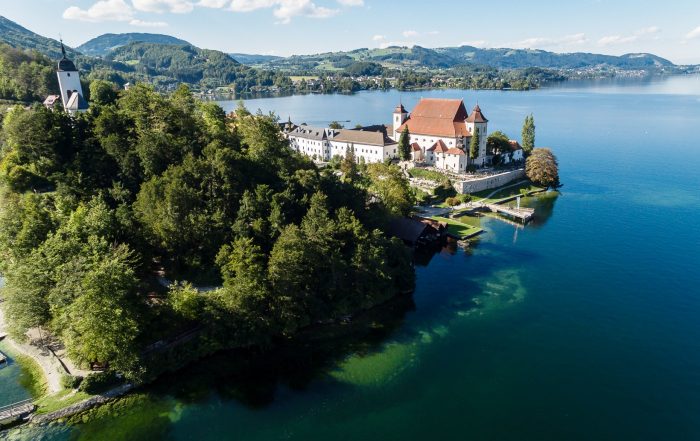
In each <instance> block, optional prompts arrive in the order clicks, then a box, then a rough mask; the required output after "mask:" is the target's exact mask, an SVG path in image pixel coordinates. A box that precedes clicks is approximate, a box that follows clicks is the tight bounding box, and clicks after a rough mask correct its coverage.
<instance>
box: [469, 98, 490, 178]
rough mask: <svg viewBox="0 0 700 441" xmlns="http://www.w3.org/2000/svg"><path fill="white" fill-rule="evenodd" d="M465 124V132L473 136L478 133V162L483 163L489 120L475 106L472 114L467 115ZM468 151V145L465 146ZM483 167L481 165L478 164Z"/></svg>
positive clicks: (477, 106)
mask: <svg viewBox="0 0 700 441" xmlns="http://www.w3.org/2000/svg"><path fill="white" fill-rule="evenodd" d="M465 122H466V123H467V130H469V132H470V133H472V134H474V133H475V132H478V133H479V158H478V160H481V161H482V162H484V161H485V160H486V138H487V136H488V122H489V120H488V119H486V117H485V116H484V114H483V113H482V112H481V108H480V107H479V105H478V104H477V105H476V106H474V110H472V113H471V114H470V115H469V117H468V118H467V120H466V121H465ZM468 149H469V145H467V150H468ZM480 165H483V164H480Z"/></svg>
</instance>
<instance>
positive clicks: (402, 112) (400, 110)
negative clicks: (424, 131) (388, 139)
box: [393, 104, 408, 141]
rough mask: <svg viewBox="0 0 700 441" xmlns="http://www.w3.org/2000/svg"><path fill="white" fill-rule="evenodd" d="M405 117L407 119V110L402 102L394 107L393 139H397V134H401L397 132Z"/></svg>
mask: <svg viewBox="0 0 700 441" xmlns="http://www.w3.org/2000/svg"><path fill="white" fill-rule="evenodd" d="M407 119H408V112H407V111H406V109H405V108H404V106H403V104H399V105H398V106H396V108H395V109H394V130H393V131H394V140H395V141H398V139H399V136H401V133H399V127H401V125H402V124H403V123H405V122H406V120H407Z"/></svg>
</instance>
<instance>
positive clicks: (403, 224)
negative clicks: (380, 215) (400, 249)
mask: <svg viewBox="0 0 700 441" xmlns="http://www.w3.org/2000/svg"><path fill="white" fill-rule="evenodd" d="M426 229H428V225H426V224H424V223H423V222H421V221H418V220H415V219H409V218H405V217H400V218H396V219H394V220H393V221H392V222H391V223H390V224H389V228H388V231H387V232H388V233H389V235H390V236H393V237H398V238H399V239H401V240H403V241H405V242H410V243H416V242H418V239H420V238H421V236H423V233H424V232H425V230H426Z"/></svg>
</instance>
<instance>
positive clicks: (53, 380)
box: [0, 307, 63, 395]
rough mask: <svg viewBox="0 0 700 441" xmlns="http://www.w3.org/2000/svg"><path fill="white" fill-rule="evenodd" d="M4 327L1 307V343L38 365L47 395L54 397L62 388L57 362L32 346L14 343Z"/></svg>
mask: <svg viewBox="0 0 700 441" xmlns="http://www.w3.org/2000/svg"><path fill="white" fill-rule="evenodd" d="M6 326H7V324H6V323H5V311H4V310H3V309H2V307H0V335H2V334H6V335H5V338H4V340H3V341H4V342H7V345H8V346H9V347H10V348H11V350H12V351H14V352H16V353H17V354H20V355H24V356H26V357H29V358H31V359H32V360H34V362H36V364H38V365H39V367H40V368H41V371H42V373H43V375H44V380H45V381H46V394H47V395H54V394H56V393H58V392H60V391H61V390H63V386H61V375H62V374H61V372H60V371H59V370H58V369H57V366H56V364H58V361H54V359H53V357H51V356H49V355H42V354H41V351H40V350H39V349H38V348H36V347H34V346H31V345H28V344H24V343H20V342H18V341H15V340H14V339H13V338H12V337H10V335H9V334H7V331H6ZM54 363H55V364H54Z"/></svg>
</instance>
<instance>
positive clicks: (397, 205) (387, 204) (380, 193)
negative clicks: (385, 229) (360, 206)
mask: <svg viewBox="0 0 700 441" xmlns="http://www.w3.org/2000/svg"><path fill="white" fill-rule="evenodd" d="M367 169H368V170H367V171H368V175H369V179H370V191H371V192H372V193H373V194H375V195H376V196H377V197H378V198H379V200H380V201H381V203H382V205H383V206H384V208H385V209H386V210H387V211H388V212H389V213H391V214H392V215H395V216H407V215H408V214H409V213H410V212H411V210H412V209H413V205H414V204H415V202H416V197H415V194H414V192H413V189H412V188H411V186H410V184H409V182H408V179H406V177H405V176H404V175H403V172H402V171H401V169H400V168H399V167H398V166H396V165H387V164H382V163H375V164H370V165H369V166H368V167H367Z"/></svg>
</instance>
